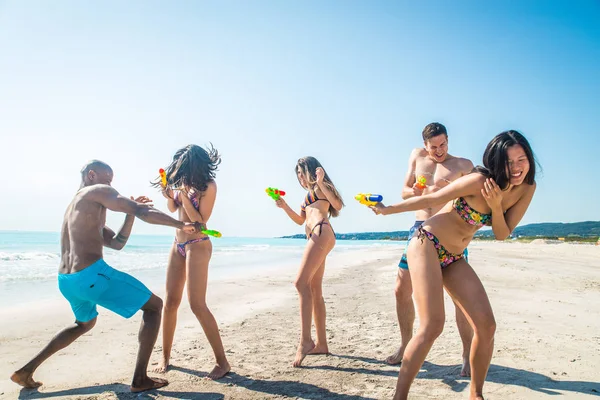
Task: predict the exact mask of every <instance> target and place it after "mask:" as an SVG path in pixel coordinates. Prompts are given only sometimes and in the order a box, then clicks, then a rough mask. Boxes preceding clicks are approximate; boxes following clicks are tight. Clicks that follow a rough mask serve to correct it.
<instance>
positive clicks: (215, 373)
mask: <svg viewBox="0 0 600 400" xmlns="http://www.w3.org/2000/svg"><path fill="white" fill-rule="evenodd" d="M229 371H231V366H229V363H228V362H227V361H225V365H223V366H221V365H218V364H217V365H215V367H214V368H213V370H212V371H210V374H208V379H212V380H215V379H221V378H222V377H224V376H225V375H227V374H228V373H229Z"/></svg>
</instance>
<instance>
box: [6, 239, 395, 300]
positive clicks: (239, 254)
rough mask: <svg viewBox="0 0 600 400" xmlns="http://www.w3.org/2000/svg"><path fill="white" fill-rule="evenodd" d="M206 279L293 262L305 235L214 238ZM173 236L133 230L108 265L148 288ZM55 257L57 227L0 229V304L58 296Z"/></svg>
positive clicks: (158, 275) (344, 245)
mask: <svg viewBox="0 0 600 400" xmlns="http://www.w3.org/2000/svg"><path fill="white" fill-rule="evenodd" d="M212 242H213V254H212V259H211V262H210V266H209V280H211V281H212V280H219V279H226V278H231V277H233V276H235V277H239V278H241V279H244V278H251V277H252V275H255V274H258V273H261V274H264V273H268V271H269V270H275V269H278V268H282V267H289V266H293V265H298V264H299V263H300V260H301V258H302V253H303V251H304V246H305V244H306V241H305V240H304V239H279V238H236V237H223V238H218V239H216V238H213V239H212ZM172 244H173V236H169V235H164V236H163V235H135V234H134V235H132V236H131V238H130V239H129V241H128V243H127V245H126V246H125V248H124V249H123V250H121V251H115V250H112V249H108V248H105V252H104V259H105V260H106V262H107V263H108V264H109V265H111V266H112V267H114V268H116V269H119V270H121V271H124V272H127V273H129V274H131V275H133V276H135V277H136V278H138V279H140V280H141V281H142V282H144V284H146V285H147V286H148V287H149V288H150V289H152V290H160V289H162V288H163V286H164V279H165V271H166V266H167V259H168V254H169V250H170V248H171V246H172ZM389 245H393V246H397V245H398V243H397V242H386V241H371V240H338V241H337V243H336V246H335V248H334V250H333V252H336V253H337V252H351V251H357V250H362V249H365V248H367V247H372V246H389ZM59 262H60V234H59V233H58V232H20V231H0V308H8V307H12V306H16V305H21V304H23V303H29V302H39V301H45V300H54V299H58V298H60V297H61V295H60V292H59V291H58V288H57V284H56V275H57V271H58V265H59Z"/></svg>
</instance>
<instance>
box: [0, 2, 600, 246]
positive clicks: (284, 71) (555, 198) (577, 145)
mask: <svg viewBox="0 0 600 400" xmlns="http://www.w3.org/2000/svg"><path fill="white" fill-rule="evenodd" d="M599 4H600V3H598V2H597V1H593V0H590V1H573V2H564V1H521V2H517V1H504V2H495V4H492V3H491V2H481V1H468V2H467V1H456V2H449V1H427V2H425V1H424V2H408V1H406V2H404V1H390V2H383V1H362V2H357V1H339V2H338V1H328V2H322V1H297V2H291V1H272V2H267V1H240V2H232V1H226V2H217V1H214V2H201V1H178V2H164V1H161V2H158V1H126V2H124V1H102V2H100V1H98V2H89V1H88V2H81V1H56V2H49V1H21V0H19V1H17V0H15V1H0V135H1V143H2V144H1V146H0V163H1V165H0V167H1V168H2V173H3V175H4V185H3V187H4V190H2V196H0V212H1V218H0V229H19V230H47V231H48V230H49V231H57V230H59V229H60V224H61V220H62V217H63V213H64V209H65V207H66V205H67V204H68V203H69V201H70V199H71V197H72V195H73V193H74V192H75V191H76V190H77V188H78V184H79V175H78V172H79V169H80V167H81V166H82V164H83V163H84V162H85V161H86V160H88V159H90V158H99V159H102V160H105V161H106V162H108V163H109V164H111V165H112V166H113V169H114V170H115V179H114V182H113V185H114V186H115V187H116V188H117V189H118V190H119V191H121V192H122V193H123V194H134V195H137V194H151V195H152V196H153V197H154V198H156V199H157V200H158V201H157V206H158V207H159V208H162V209H166V207H165V203H164V202H163V201H162V199H161V198H160V195H159V194H157V193H152V190H151V189H150V187H149V185H148V181H149V180H150V179H152V178H154V176H155V175H156V171H157V170H158V168H160V167H163V166H165V165H166V164H167V163H168V162H169V160H170V159H171V157H172V154H173V153H174V151H175V150H176V149H178V148H179V147H182V146H184V145H186V144H188V143H196V144H200V145H205V144H207V143H208V142H212V143H213V144H214V145H215V147H216V148H217V149H218V150H220V151H221V152H222V154H223V163H222V167H221V169H220V171H219V173H218V175H217V183H218V188H219V194H218V198H217V204H216V208H215V212H214V215H213V218H212V219H211V224H210V226H211V227H212V228H213V229H218V230H221V231H222V232H223V233H224V234H226V235H228V236H274V235H282V234H290V233H300V232H302V228H300V227H298V226H296V225H295V224H294V223H293V222H292V221H291V220H289V218H288V217H287V216H286V215H285V214H284V213H283V212H282V211H281V210H279V209H277V208H276V207H275V206H274V204H273V202H272V201H271V200H270V199H269V197H267V195H266V194H265V193H264V188H265V187H267V186H276V187H279V188H282V189H284V190H286V191H287V192H288V195H287V196H286V198H287V200H288V202H289V203H290V204H292V205H295V206H297V207H299V205H300V203H301V201H302V196H303V191H302V189H301V188H300V186H299V185H298V183H297V180H296V177H295V175H294V166H295V163H296V160H297V159H298V158H299V157H302V156H305V155H313V156H315V157H317V158H318V159H319V160H320V161H321V162H322V164H323V165H324V167H325V169H326V170H327V171H328V173H329V174H330V176H331V177H332V179H333V181H334V183H335V184H336V186H337V187H338V188H339V190H340V192H341V193H342V195H343V197H344V199H345V202H346V204H347V207H346V208H345V209H344V210H343V211H342V213H341V216H340V217H339V218H338V219H336V220H335V221H334V227H335V229H336V231H337V232H357V231H375V230H376V231H387V230H406V229H408V227H409V225H410V224H411V223H412V221H413V218H414V217H413V215H412V214H404V215H396V216H390V217H376V216H374V215H373V214H372V212H371V211H370V210H368V209H367V208H365V207H364V206H361V205H359V204H358V203H357V202H356V201H355V200H353V196H354V195H355V194H356V193H358V192H373V193H381V194H383V195H384V199H385V202H388V203H389V202H396V201H399V200H400V191H401V184H402V179H403V177H404V174H405V171H406V166H407V165H406V164H407V159H408V156H409V154H410V151H411V150H412V149H413V148H414V147H417V146H420V145H422V142H421V138H420V135H421V130H422V128H423V126H425V125H426V124H427V123H429V122H432V121H439V122H442V123H444V124H446V126H447V127H448V130H449V134H450V152H451V153H452V154H455V155H459V156H463V157H467V158H470V159H471V160H473V162H474V163H475V164H478V163H480V162H481V156H482V154H483V150H484V148H485V145H486V144H487V143H488V141H489V140H490V139H491V138H492V137H493V136H494V135H495V134H497V133H499V132H501V131H503V130H506V129H518V130H521V131H522V132H523V133H524V134H525V135H526V137H527V138H528V139H529V140H530V142H531V144H532V146H533V148H534V151H535V152H536V153H537V157H538V159H539V161H540V163H541V164H542V166H543V169H544V171H543V174H541V175H540V176H539V177H538V191H537V193H536V196H535V198H534V200H533V202H532V204H531V207H530V209H529V211H528V212H527V214H526V215H525V217H524V219H523V221H522V223H523V224H525V223H532V222H548V221H562V222H572V221H582V220H599V219H600V212H599V211H598V199H599V198H600V196H599V195H600V189H599V188H598V175H597V174H598V173H600V161H599V160H600V156H599V153H598V152H599V151H600V129H599V128H600V124H599V116H600V100H599V99H598V93H600V5H599ZM121 219H122V217H121V216H118V217H116V216H114V215H111V216H110V218H109V223H110V225H112V226H113V227H114V228H117V227H118V225H119V223H120V221H121ZM135 231H136V232H138V233H168V232H170V230H169V229H165V228H157V227H153V226H149V225H145V224H144V223H142V222H139V223H137V225H136V228H135Z"/></svg>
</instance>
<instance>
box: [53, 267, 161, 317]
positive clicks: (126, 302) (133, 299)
mask: <svg viewBox="0 0 600 400" xmlns="http://www.w3.org/2000/svg"><path fill="white" fill-rule="evenodd" d="M58 288H59V289H60V292H61V293H62V295H63V296H64V297H65V299H67V300H68V301H69V303H70V304H71V308H72V309H73V313H74V314H75V319H76V320H77V321H78V322H88V321H91V320H92V319H94V318H96V316H97V315H98V311H97V310H96V305H99V306H102V307H104V308H106V309H108V310H110V311H112V312H114V313H116V314H119V315H120V316H122V317H124V318H130V317H132V316H133V315H134V314H135V313H136V312H137V311H138V310H139V309H140V308H142V307H143V306H144V304H146V303H147V302H148V300H149V299H150V296H152V292H151V291H150V290H149V289H148V288H147V287H146V286H144V284H143V283H142V282H140V281H138V280H137V279H135V278H134V277H133V276H131V275H128V274H126V273H124V272H121V271H117V270H116V269H114V268H112V267H111V266H109V265H108V264H107V263H106V262H104V260H103V259H100V260H98V261H96V262H95V263H93V264H92V265H90V266H89V267H87V268H85V269H83V270H81V271H79V272H75V273H72V274H58Z"/></svg>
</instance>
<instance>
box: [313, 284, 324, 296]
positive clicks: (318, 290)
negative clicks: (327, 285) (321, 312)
mask: <svg viewBox="0 0 600 400" xmlns="http://www.w3.org/2000/svg"><path fill="white" fill-rule="evenodd" d="M310 292H311V293H312V295H313V297H316V298H318V297H323V287H322V286H321V285H319V284H316V283H313V284H311V285H310Z"/></svg>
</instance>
